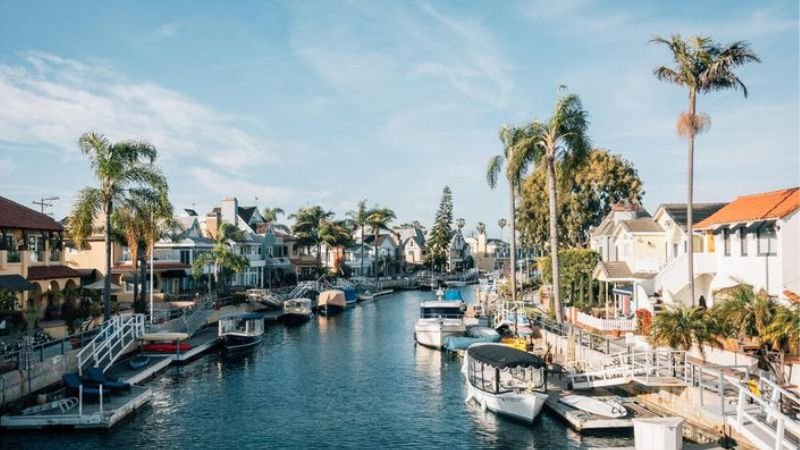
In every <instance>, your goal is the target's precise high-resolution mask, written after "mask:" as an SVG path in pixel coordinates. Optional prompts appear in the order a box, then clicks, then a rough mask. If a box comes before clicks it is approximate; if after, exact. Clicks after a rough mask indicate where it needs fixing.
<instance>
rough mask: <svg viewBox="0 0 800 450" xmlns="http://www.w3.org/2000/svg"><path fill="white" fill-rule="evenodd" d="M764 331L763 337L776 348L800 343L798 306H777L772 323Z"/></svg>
mask: <svg viewBox="0 0 800 450" xmlns="http://www.w3.org/2000/svg"><path fill="white" fill-rule="evenodd" d="M764 331H765V333H764V336H763V337H764V338H765V339H768V340H770V341H772V342H773V344H774V345H776V346H780V345H782V344H789V345H790V346H791V345H797V344H798V343H800V305H798V304H794V305H792V306H790V307H786V306H782V305H781V306H778V307H777V308H776V310H775V315H774V316H773V319H772V322H771V323H770V324H769V325H767V328H766V330H764Z"/></svg>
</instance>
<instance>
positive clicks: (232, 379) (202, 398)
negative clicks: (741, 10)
mask: <svg viewBox="0 0 800 450" xmlns="http://www.w3.org/2000/svg"><path fill="white" fill-rule="evenodd" d="M462 292H463V294H464V296H465V299H466V300H467V301H470V300H472V299H473V298H474V287H465V288H462ZM432 297H433V294H432V293H430V292H416V291H408V292H399V293H396V294H392V295H389V296H385V297H381V298H379V299H377V300H375V301H372V302H368V303H360V304H359V305H358V306H356V307H355V308H352V309H350V310H348V311H346V312H344V313H343V314H340V315H338V316H335V317H332V318H323V317H320V318H315V319H313V320H312V321H311V322H310V323H307V324H305V325H302V326H299V327H292V328H287V327H284V326H282V325H270V326H268V327H267V330H266V333H265V339H264V343H263V344H262V345H261V346H260V347H259V348H257V349H254V350H253V351H252V352H250V353H247V354H243V355H239V356H236V357H229V356H225V355H223V354H221V353H212V354H209V355H205V356H202V357H200V358H199V359H198V360H196V361H194V362H192V363H190V364H188V365H185V366H182V367H171V368H169V369H168V370H167V371H165V372H163V373H161V374H160V375H159V376H158V377H157V378H156V379H154V380H153V381H151V382H150V383H149V386H150V387H151V388H152V389H153V391H154V399H153V402H152V405H151V406H148V407H146V408H144V409H141V410H139V411H137V413H136V414H135V416H133V417H132V418H130V419H128V420H126V421H125V422H123V423H121V424H119V425H118V426H117V427H115V428H114V429H112V430H110V431H107V432H99V433H98V432H88V431H85V432H74V431H60V432H35V433H14V434H6V435H5V436H2V437H0V444H2V445H0V446H2V447H3V448H26V449H27V448H58V449H71V448H112V447H116V448H120V449H122V448H124V449H128V448H170V449H182V448H222V447H227V448H262V447H355V448H380V447H390V448H394V447H416V448H432V447H448V448H468V447H504V448H536V449H550V448H553V449H555V448H596V447H621V446H632V445H633V439H632V437H631V436H630V435H625V434H623V435H620V434H611V435H609V434H603V435H597V436H583V437H582V436H580V435H578V434H577V433H575V432H573V431H571V430H570V429H569V428H567V427H566V425H564V424H563V423H562V422H561V421H559V419H558V418H557V417H555V416H552V415H551V414H550V413H548V412H546V411H545V412H543V413H542V414H541V415H540V416H539V417H538V418H537V420H536V421H535V422H534V423H533V424H532V425H531V424H524V423H519V422H515V421H511V420H507V419H504V418H499V417H497V416H495V415H493V414H492V413H489V412H483V411H481V409H480V407H479V406H477V405H475V404H465V403H464V398H465V394H466V390H465V387H464V378H463V376H462V375H461V373H460V371H459V365H458V362H457V360H456V359H454V358H453V357H452V356H450V355H447V354H443V353H440V352H437V351H433V350H430V349H427V348H424V347H420V346H415V345H414V340H413V333H414V322H415V321H416V318H417V315H418V311H419V302H420V301H421V300H422V299H429V298H432Z"/></svg>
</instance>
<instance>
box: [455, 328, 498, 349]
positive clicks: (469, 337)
mask: <svg viewBox="0 0 800 450" xmlns="http://www.w3.org/2000/svg"><path fill="white" fill-rule="evenodd" d="M500 339H501V336H500V333H498V332H497V331H495V330H494V329H493V328H489V327H480V326H473V327H467V334H466V336H447V337H446V338H444V342H443V347H444V348H445V349H447V350H448V351H451V352H454V351H456V350H466V349H467V348H469V346H470V345H472V344H480V343H494V342H500Z"/></svg>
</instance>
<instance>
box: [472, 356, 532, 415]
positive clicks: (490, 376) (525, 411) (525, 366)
mask: <svg viewBox="0 0 800 450" xmlns="http://www.w3.org/2000/svg"><path fill="white" fill-rule="evenodd" d="M461 372H462V373H463V374H464V377H465V378H466V382H467V401H470V400H474V401H475V402H477V403H478V404H479V405H481V408H483V409H484V410H486V409H488V410H489V411H492V412H494V413H495V414H501V415H504V416H508V417H512V418H515V419H518V420H523V421H525V422H532V421H533V419H535V418H536V416H537V415H539V413H540V412H541V411H542V407H543V406H544V403H545V401H547V393H546V392H547V364H546V363H545V362H544V360H542V359H541V358H539V357H538V356H535V355H532V354H530V353H527V352H523V351H521V350H517V349H514V348H511V347H508V346H505V345H502V344H474V345H472V346H470V347H469V348H468V349H467V351H466V353H465V355H464V362H463V364H462V366H461Z"/></svg>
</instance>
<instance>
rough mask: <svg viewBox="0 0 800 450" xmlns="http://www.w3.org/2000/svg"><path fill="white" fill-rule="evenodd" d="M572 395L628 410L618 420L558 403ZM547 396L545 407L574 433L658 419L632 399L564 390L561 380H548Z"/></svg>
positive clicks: (597, 390)
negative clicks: (602, 400)
mask: <svg viewBox="0 0 800 450" xmlns="http://www.w3.org/2000/svg"><path fill="white" fill-rule="evenodd" d="M572 394H580V395H585V396H589V397H596V398H598V399H608V400H614V401H616V402H618V403H619V404H621V405H622V406H624V407H625V409H627V410H628V415H627V416H625V417H622V418H619V419H614V418H610V417H604V416H599V415H596V414H591V413H588V412H586V411H581V410H579V409H575V408H573V407H571V406H569V405H566V404H564V403H561V402H560V401H559V398H561V397H562V396H565V395H572ZM547 395H548V399H547V402H545V406H546V407H547V408H548V409H549V410H550V411H552V412H553V413H555V414H556V415H558V416H559V417H561V419H563V420H564V421H565V422H567V423H568V424H569V425H570V426H571V427H572V428H574V429H575V430H576V431H588V430H603V429H612V428H616V429H619V428H633V419H643V418H648V417H659V415H658V414H656V413H655V412H653V411H651V410H649V409H647V408H646V407H645V406H644V405H642V404H640V403H637V402H636V401H635V400H634V399H633V398H630V397H620V396H617V395H613V394H612V393H611V392H609V391H607V390H605V389H602V388H595V389H592V390H591V391H579V392H576V391H571V390H568V389H566V387H565V383H563V382H562V381H561V380H552V383H551V380H548V389H547Z"/></svg>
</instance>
